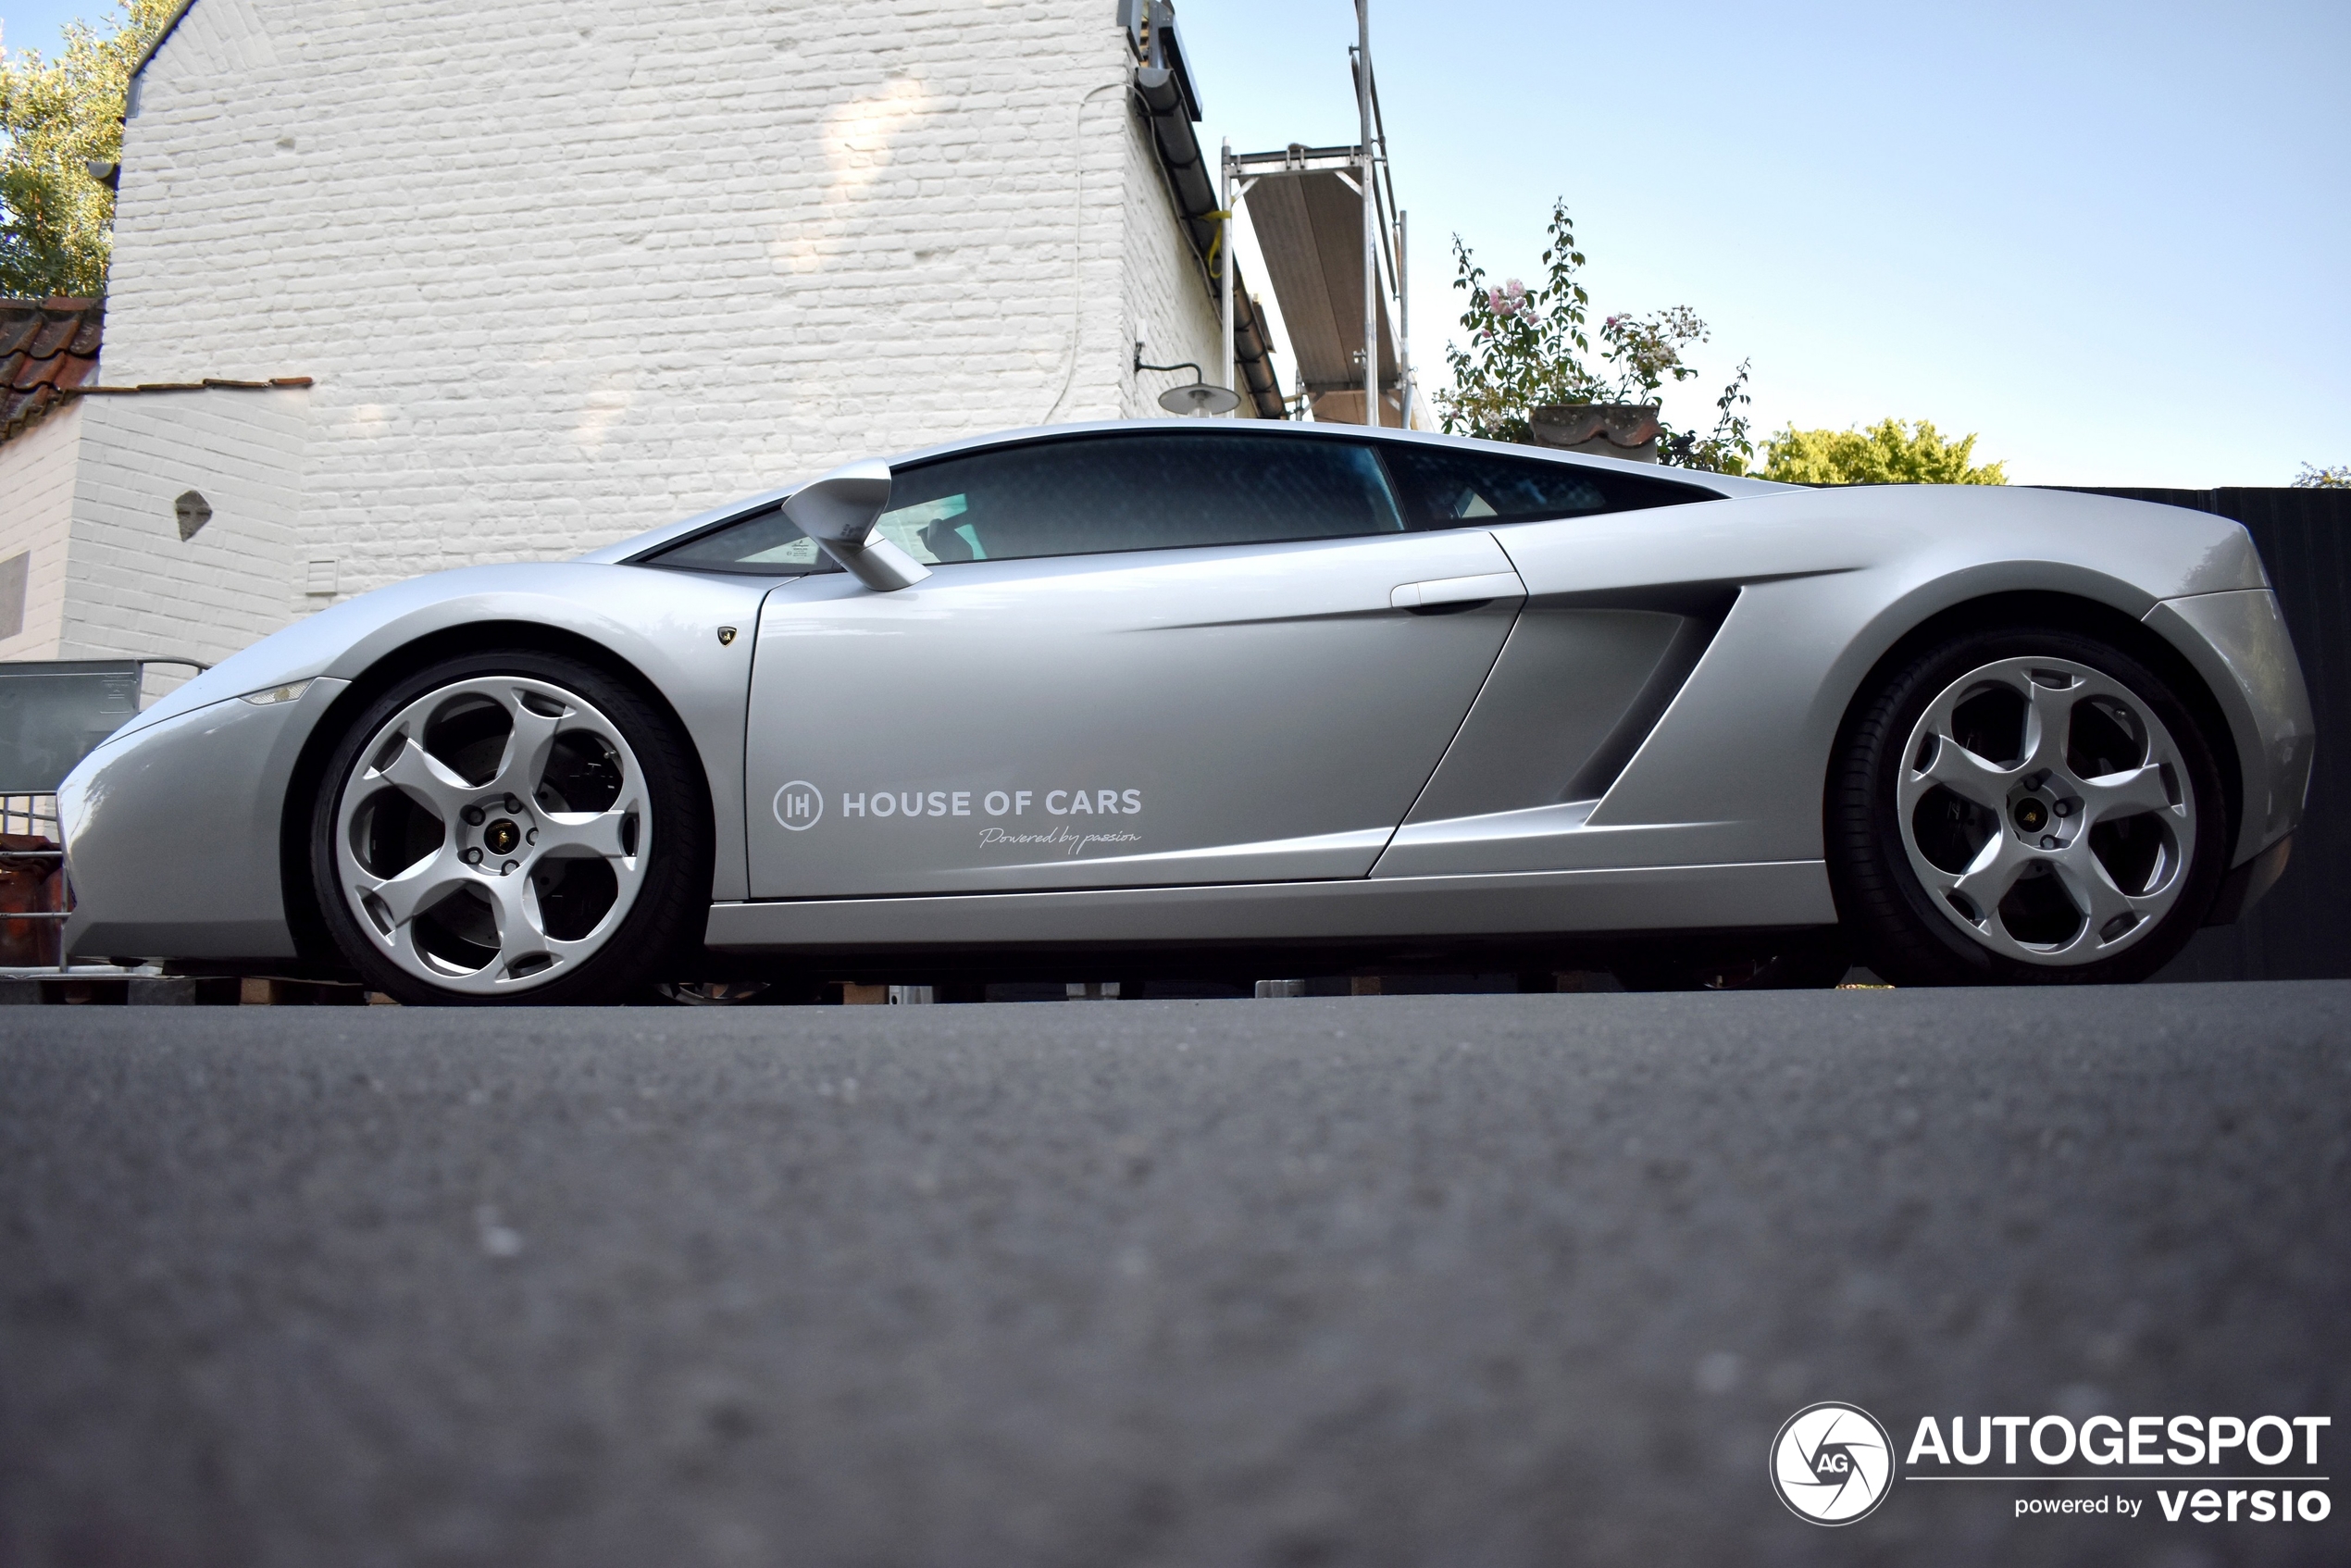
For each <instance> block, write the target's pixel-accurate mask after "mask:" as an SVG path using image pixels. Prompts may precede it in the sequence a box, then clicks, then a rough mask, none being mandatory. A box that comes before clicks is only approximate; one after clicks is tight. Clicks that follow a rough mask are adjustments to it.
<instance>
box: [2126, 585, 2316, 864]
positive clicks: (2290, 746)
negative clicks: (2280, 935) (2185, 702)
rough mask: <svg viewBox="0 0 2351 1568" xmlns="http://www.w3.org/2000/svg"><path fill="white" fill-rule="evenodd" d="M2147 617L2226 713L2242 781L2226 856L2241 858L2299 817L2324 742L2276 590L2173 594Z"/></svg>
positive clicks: (2252, 853) (2276, 838)
mask: <svg viewBox="0 0 2351 1568" xmlns="http://www.w3.org/2000/svg"><path fill="white" fill-rule="evenodd" d="M2146 624H2147V626H2148V627H2150V628H2153V629H2154V630H2155V631H2156V632H2158V634H2160V635H2161V636H2162V637H2163V639H2164V641H2167V642H2170V643H2171V645H2172V646H2173V647H2175V648H2177V649H2178V650H2179V651H2180V652H2181V653H2183V654H2185V655H2186V656H2187V658H2188V660H2189V662H2191V663H2192V664H2194V665H2195V666H2196V671H2197V673H2198V674H2200V675H2202V676H2203V677H2204V681H2205V684H2206V685H2207V686H2208V687H2209V688H2211V691H2212V695H2213V696H2214V697H2215V698H2217V699H2218V700H2219V702H2220V707H2221V709H2222V711H2223V713H2224V714H2225V716H2227V718H2228V721H2229V728H2230V730H2231V731H2232V733H2233V736H2234V738H2235V740H2236V759H2237V774H2238V777H2239V778H2240V779H2241V780H2242V782H2243V784H2244V786H2245V815H2244V820H2243V821H2242V822H2241V823H2240V824H2239V825H2238V830H2237V841H2236V843H2235V844H2234V845H2233V847H2232V851H2231V853H2230V855H2229V865H2231V866H2232V867H2235V866H2241V865H2245V864H2246V863H2247V862H2249V861H2251V860H2252V859H2253V858H2254V857H2255V856H2257V855H2258V854H2260V853H2261V852H2263V851H2265V850H2267V849H2269V848H2270V846H2272V845H2274V844H2276V843H2277V842H2279V841H2280V840H2283V839H2284V838H2285V837H2286V836H2287V835H2288V834H2290V833H2292V832H2293V831H2294V829H2295V827H2296V826H2297V825H2299V824H2300V822H2301V820H2302V806H2303V800H2304V797H2305V796H2306V795H2307V793H2308V792H2309V789H2310V759H2311V756H2312V754H2313V749H2314V746H2315V744H2316V741H2317V731H2318V726H2317V723H2316V721H2315V720H2314V719H2313V718H2312V716H2311V713H2310V693H2309V691H2308V689H2307V687H2305V686H2304V685H2303V682H2302V664H2301V661H2300V660H2298V659H2296V658H2295V654H2294V640H2293V638H2291V637H2290V636H2288V635H2287V634H2286V628H2285V617H2284V616H2282V615H2280V614H2279V613H2278V600H2277V595H2276V594H2274V593H2272V592H2270V591H2269V590H2268V589H2266V588H2251V589H2235V590H2232V591H2228V592H2225V593H2197V594H2193V595H2190V596H2189V597H2187V598H2184V599H2166V600H2164V601H2163V602H2162V603H2160V604H2158V605H2156V607H2155V608H2154V609H2153V610H2150V611H2149V612H2147V616H2146ZM2271 880H2275V878H2274V877H2272V878H2271ZM2255 896H2256V897H2258V893H2257V894H2256V895H2255ZM2250 906H2251V901H2250V900H2247V901H2246V902H2245V907H2250Z"/></svg>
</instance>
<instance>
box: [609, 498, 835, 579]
mask: <svg viewBox="0 0 2351 1568" xmlns="http://www.w3.org/2000/svg"><path fill="white" fill-rule="evenodd" d="M652 559H653V562H654V563H656V564H658V565H660V566H682V567H684V568H685V569H687V570H688V571H697V572H743V573H748V574H750V575H753V576H756V577H801V576H804V575H806V574H807V573H810V572H837V571H839V570H840V567H839V566H836V565H834V564H833V560H832V557H830V556H829V555H827V554H825V553H824V552H823V551H821V550H819V549H817V548H816V541H815V540H813V539H811V538H809V537H808V536H807V535H806V534H804V533H802V532H801V531H800V526H799V525H798V524H797V523H794V522H793V521H792V520H791V519H790V518H789V517H787V516H784V515H783V513H782V512H781V511H780V510H778V509H777V508H776V507H773V506H770V507H768V508H767V509H766V510H765V511H764V512H755V513H753V515H752V516H748V517H740V518H737V519H736V520H735V521H734V522H731V523H729V524H728V525H727V526H726V527H725V528H723V529H715V530H713V531H712V532H709V533H706V534H703V535H701V536H700V537H698V538H694V539H690V540H688V541H686V542H685V543H683V544H673V545H671V546H670V547H669V548H668V549H666V550H665V551H663V552H662V553H661V554H658V555H655V556H653V558H652Z"/></svg>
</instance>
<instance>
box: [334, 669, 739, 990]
mask: <svg viewBox="0 0 2351 1568" xmlns="http://www.w3.org/2000/svg"><path fill="white" fill-rule="evenodd" d="M325 778H326V780H327V782H328V785H329V788H328V789H327V790H322V791H321V792H320V795H319V798H318V801H317V805H316V806H315V807H314V809H313V813H312V820H311V825H310V828H311V831H310V845H311V854H310V860H311V875H312V878H313V881H314V883H315V885H316V888H317V897H318V906H319V909H320V912H321V913H322V914H323V915H324V916H325V918H326V922H327V926H328V929H329V930H330V933H331V934H332V935H333V937H334V940H335V943H336V945H337V946H338V947H339V948H341V949H342V952H343V955H344V956H345V957H346V958H347V959H349V960H350V962H351V963H352V964H353V965H354V966H355V968H357V969H358V970H359V972H360V974H361V976H362V977H364V978H365V979H366V981H367V984H368V985H370V986H372V987H374V988H375V989H379V990H381V991H384V992H387V993H388V994H390V995H391V996H392V997H394V998H395V999H397V1000H398V1001H401V1002H408V1003H411V1004H419V1003H422V1004H430V1003H453V1002H454V1003H498V1002H534V1003H561V1002H613V1001H618V1000H621V999H623V998H626V997H629V996H632V995H635V994H637V993H639V992H641V990H643V989H644V988H646V987H647V986H649V985H651V984H652V983H653V982H655V981H658V980H661V979H665V978H667V977H669V975H668V971H667V968H666V966H667V965H668V964H671V963H672V962H673V961H674V960H675V959H676V958H677V957H678V956H679V954H680V951H681V948H682V946H683V944H684V943H685V942H686V941H687V940H690V937H691V936H693V935H694V934H696V933H697V930H698V927H697V926H696V924H695V917H696V916H697V915H701V914H703V912H704V911H705V910H706V908H707V905H708V895H709V890H710V856H711V833H710V827H709V811H708V803H707V800H706V798H705V797H704V795H703V790H702V787H701V783H700V778H699V775H698V774H697V773H696V771H695V770H694V768H693V766H692V765H691V762H690V752H689V751H688V749H687V742H686V740H685V739H684V738H683V737H682V736H680V735H679V734H678V732H677V728H676V726H675V724H674V722H673V721H672V720H671V719H670V718H669V717H668V716H667V715H666V714H665V713H663V712H661V711H660V710H659V709H658V708H656V707H655V706H654V705H653V703H650V702H648V701H647V700H646V699H645V698H644V697H643V696H641V695H640V694H639V693H638V692H637V691H634V690H632V689H631V688H630V687H628V685H627V684H625V683H623V682H622V681H620V680H618V679H616V678H614V677H612V676H610V675H608V674H606V673H605V672H604V671H603V670H601V669H598V668H596V667H595V666H591V665H588V664H585V663H582V662H580V661H578V660H576V659H570V658H566V657H563V656H561V655H557V654H552V653H541V652H538V651H535V650H527V649H513V650H504V651H497V652H491V653H476V654H467V655H464V656H461V657H456V658H451V659H444V660H441V661H439V662H437V663H434V664H432V665H430V666H427V667H424V668H422V669H419V670H417V671H416V672H415V673H414V674H412V675H410V676H409V677H407V678H405V679H403V680H401V681H399V682H397V683H396V684H394V685H393V686H392V688H391V689H390V690H389V691H385V692H384V693H383V694H382V695H381V696H380V697H379V698H377V699H376V701H374V702H373V703H369V704H368V705H367V708H366V709H365V710H363V711H362V712H361V713H360V715H359V716H358V717H357V718H356V719H355V721H354V722H353V724H352V725H351V727H350V728H349V729H348V730H346V731H345V733H344V734H343V736H342V740H341V741H340V742H339V743H338V744H337V745H336V747H335V749H334V751H333V752H332V753H330V757H329V761H328V764H327V770H326V774H325Z"/></svg>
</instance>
